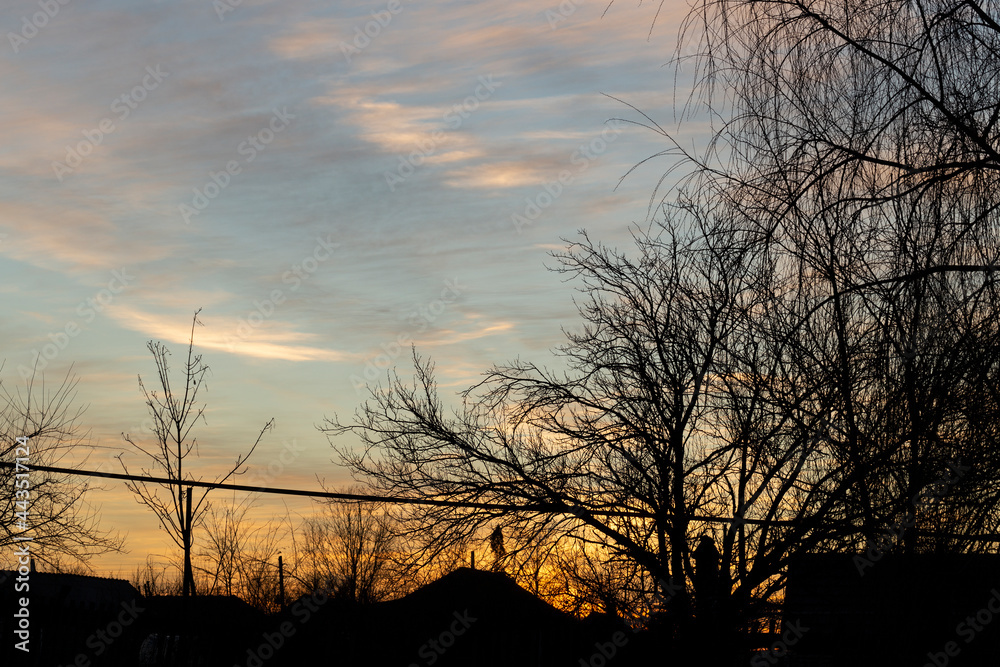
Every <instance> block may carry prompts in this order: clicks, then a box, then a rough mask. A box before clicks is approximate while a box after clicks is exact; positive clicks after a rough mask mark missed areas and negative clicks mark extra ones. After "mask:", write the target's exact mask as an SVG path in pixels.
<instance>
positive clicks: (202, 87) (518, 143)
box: [0, 0, 701, 574]
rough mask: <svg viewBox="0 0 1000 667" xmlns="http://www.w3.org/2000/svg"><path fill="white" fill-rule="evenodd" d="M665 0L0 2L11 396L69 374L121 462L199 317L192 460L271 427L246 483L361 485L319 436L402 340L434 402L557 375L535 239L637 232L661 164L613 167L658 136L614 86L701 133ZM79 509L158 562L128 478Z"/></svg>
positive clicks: (673, 10)
mask: <svg viewBox="0 0 1000 667" xmlns="http://www.w3.org/2000/svg"><path fill="white" fill-rule="evenodd" d="M667 4H668V5H669V4H670V3H667ZM675 4H676V5H677V6H676V7H670V6H664V7H663V8H662V9H661V8H660V7H659V4H658V3H656V2H653V3H650V2H645V3H641V4H637V3H636V2H635V1H634V0H633V1H632V2H615V3H613V4H612V5H611V6H610V7H609V6H608V5H607V4H606V3H603V2H590V1H589V0H580V1H578V2H576V1H574V0H565V1H564V2H562V4H559V3H556V2H553V3H552V4H546V3H545V2H544V0H533V1H531V2H527V1H512V2H503V3H485V2H480V3H470V2H434V1H431V0H426V1H420V0H386V1H382V0H379V1H377V2H337V3H321V2H308V1H304V0H282V1H280V2H279V1H277V0H242V1H240V0H214V1H213V0H144V1H142V2H125V1H121V0H91V1H88V2H83V1H82V0H41V1H38V0H34V1H29V0H5V1H4V3H3V7H4V12H3V13H2V28H3V32H4V33H5V39H4V40H3V41H4V43H3V44H2V45H0V53H2V55H0V78H2V80H3V81H4V86H3V87H2V88H0V174H2V176H0V253H2V254H3V262H2V264H0V272H2V277H3V280H2V282H0V290H2V295H3V301H4V304H5V307H6V308H5V309H6V312H7V317H5V318H3V319H2V320H0V341H2V343H3V353H2V359H3V368H2V373H0V375H2V379H3V382H4V385H5V386H6V387H8V388H11V389H13V388H16V387H17V386H18V385H23V383H24V377H25V376H26V374H28V373H29V369H31V368H32V367H33V366H34V365H36V364H37V368H38V373H39V375H40V376H44V378H45V380H46V382H47V383H51V382H57V381H58V380H60V379H61V378H63V377H64V376H65V375H66V374H67V372H70V370H72V372H73V373H74V374H75V375H76V377H77V378H78V382H79V384H78V385H77V404H78V405H80V406H85V407H86V411H85V413H84V415H83V417H82V418H81V422H80V423H81V426H82V428H83V429H84V430H86V431H87V432H88V442H89V443H90V444H91V445H92V446H93V447H94V449H93V451H91V452H90V454H89V458H88V460H87V462H86V465H87V466H89V467H91V468H94V469H97V468H100V469H104V470H118V463H117V461H116V460H115V459H114V458H113V457H114V456H115V455H116V454H119V453H121V452H122V451H127V450H128V446H127V444H126V443H124V442H123V440H122V435H121V434H122V432H128V433H131V434H132V435H133V436H135V437H136V438H139V439H140V441H142V442H149V433H148V427H147V426H148V414H147V412H146V410H145V406H144V403H143V399H142V395H141V393H140V391H139V386H138V382H137V377H138V376H142V378H143V379H144V381H146V382H147V383H148V384H153V383H155V366H154V364H153V360H152V357H151V355H150V353H149V351H148V350H147V349H146V344H147V341H150V340H156V341H162V342H163V343H164V344H166V345H167V346H168V347H169V348H170V349H171V351H172V352H173V356H172V360H173V362H174V371H175V372H176V371H179V370H180V364H181V363H182V360H183V354H184V352H185V348H186V345H187V341H188V337H189V334H190V331H191V323H192V316H193V314H194V312H195V311H196V310H197V309H201V312H200V315H199V320H200V322H201V323H202V324H203V325H204V326H199V327H196V330H195V347H196V351H197V352H198V353H200V354H202V355H203V359H204V361H205V363H206V364H208V365H209V366H210V368H211V371H210V375H208V376H207V381H206V383H205V387H204V392H203V393H202V395H201V397H202V398H203V399H204V403H205V405H206V412H205V420H204V422H203V423H200V424H199V425H198V427H197V428H196V430H195V431H194V433H195V435H196V436H197V438H198V444H199V454H200V456H199V458H198V459H197V461H195V462H194V463H192V464H191V465H192V466H193V467H194V468H196V470H197V471H198V472H197V473H196V474H197V475H199V476H201V477H203V478H205V479H213V478H214V477H216V476H217V475H218V473H219V472H221V471H222V470H223V469H225V467H226V466H227V465H231V463H232V461H233V460H234V458H235V456H236V455H237V454H238V453H239V452H243V451H246V450H247V449H248V448H249V446H250V444H251V443H252V442H253V440H254V439H255V438H256V436H257V433H258V432H259V430H260V429H261V427H262V426H263V425H264V424H265V423H266V422H267V420H268V419H270V418H274V420H275V428H274V429H273V430H272V431H270V432H269V433H267V434H266V435H265V436H264V439H263V440H262V442H261V444H260V446H259V447H258V449H257V451H256V452H255V453H254V456H253V458H252V459H251V461H250V464H251V465H250V468H249V470H248V472H247V475H246V476H245V477H244V478H243V481H248V480H252V481H253V482H254V483H266V484H267V485H269V486H275V487H287V488H313V489H318V488H319V486H320V483H321V482H322V483H323V484H326V485H327V486H330V487H339V486H343V485H345V484H348V483H350V482H351V479H350V474H349V472H348V471H347V470H345V469H344V468H342V467H340V466H339V465H338V464H337V462H336V461H335V459H334V453H333V451H332V449H331V446H330V442H329V441H328V439H327V438H326V436H325V435H324V434H323V433H321V432H320V431H319V430H318V429H317V425H320V424H322V422H323V420H324V419H326V418H332V417H334V416H339V417H341V418H349V417H350V415H351V414H352V413H353V412H354V411H355V410H356V409H357V407H358V406H359V404H361V403H362V402H363V400H364V398H365V396H366V395H367V391H366V389H365V385H366V383H368V382H370V381H373V380H379V379H382V378H384V375H385V371H386V369H387V368H391V367H397V368H398V370H399V371H400V374H401V375H402V376H404V377H410V374H411V370H412V363H411V361H410V356H409V355H410V353H409V341H412V342H413V343H414V344H415V345H416V347H417V350H418V352H419V353H421V354H422V355H425V356H428V357H430V358H431V359H432V360H433V361H434V363H435V364H436V368H437V376H438V380H439V384H440V387H441V390H442V393H443V394H444V396H445V398H446V400H452V398H453V397H454V396H455V394H456V392H458V391H460V390H461V389H463V388H465V387H467V386H469V385H471V384H473V383H475V382H476V381H477V380H478V379H479V378H480V374H481V373H482V372H483V371H485V370H486V369H488V368H489V367H490V366H491V365H492V364H494V363H502V362H504V361H507V360H511V359H514V358H517V357H520V358H522V359H531V360H534V361H538V362H541V363H545V362H551V359H552V356H551V353H550V350H551V348H552V347H553V346H554V345H557V344H558V343H560V342H561V341H562V340H563V333H562V330H563V328H565V327H572V326H574V323H575V322H576V310H575V306H574V303H573V297H574V289H575V286H574V285H573V284H572V283H567V282H565V280H564V277H563V276H561V275H559V274H556V273H554V272H552V271H551V270H550V268H551V267H552V266H554V265H555V264H556V262H555V260H554V259H552V258H551V257H550V256H549V255H548V253H550V252H552V251H554V250H561V249H563V248H564V247H565V245H566V242H565V239H569V240H572V239H573V238H575V237H576V235H577V233H578V231H579V230H581V229H586V230H587V231H588V232H589V233H590V235H591V236H592V238H594V239H595V240H599V241H601V242H604V243H607V244H610V245H617V246H620V247H627V246H628V245H629V244H630V240H629V239H630V237H629V230H630V228H632V227H634V226H635V225H637V224H638V225H642V224H644V223H646V222H647V221H648V217H649V204H650V197H651V195H652V194H653V192H654V189H655V187H656V185H657V181H658V179H659V178H660V177H661V176H662V174H663V173H664V171H665V169H666V167H667V166H668V164H667V163H665V162H663V161H662V160H660V161H658V160H653V161H651V162H649V163H646V164H644V165H643V166H641V167H640V168H638V169H637V170H635V171H634V172H633V173H631V174H630V175H629V176H628V177H627V178H626V179H625V180H624V181H621V182H620V180H621V178H622V177H623V176H625V175H626V173H627V172H629V170H630V169H631V168H632V167H633V166H635V165H636V164H637V163H639V162H640V161H642V160H643V159H645V158H647V157H649V156H650V155H652V154H653V153H656V152H657V151H660V150H663V149H664V148H666V145H665V142H664V140H663V139H662V137H659V136H657V135H656V134H655V133H653V132H651V131H649V130H646V129H643V128H641V127H637V126H635V125H631V124H628V123H623V122H619V121H616V120H615V119H627V120H633V121H640V120H642V117H641V116H639V114H637V113H636V112H635V111H634V110H632V109H630V108H629V107H628V106H626V105H625V104H623V102H627V103H628V104H631V105H634V106H635V107H638V108H639V109H641V110H643V111H644V112H646V113H647V114H649V115H650V116H652V117H653V118H655V119H656V120H657V121H658V122H660V123H661V124H662V125H664V127H668V128H673V129H672V131H675V132H676V133H677V134H676V135H675V136H677V137H678V138H679V140H680V141H681V142H682V143H684V142H688V141H690V142H695V141H696V139H697V137H698V136H699V129H700V128H701V126H699V125H697V124H695V123H686V124H683V125H674V126H671V125H670V124H671V123H675V122H676V116H675V111H674V108H675V104H674V101H675V99H676V98H677V96H678V95H681V97H683V95H682V93H678V89H677V87H676V84H677V81H676V79H675V69H674V67H673V66H672V65H670V64H668V63H669V61H670V60H671V58H672V57H673V56H674V55H675V45H676V41H677V35H678V30H679V27H680V25H681V21H682V18H683V14H684V11H685V6H684V5H683V3H675ZM658 11H659V15H658V16H657V13H658ZM654 18H655V22H654ZM613 98H617V99H613ZM619 100H620V101H619ZM400 342H402V345H401V344H400ZM175 377H178V380H176V381H179V376H175ZM144 423H145V424H146V426H144ZM143 438H145V440H143ZM338 444H340V445H344V446H354V444H356V443H353V442H351V441H350V439H349V438H345V439H342V440H341V441H339V442H338ZM80 451H81V452H83V450H82V449H81V450H80ZM126 460H127V461H129V462H130V463H131V464H132V465H134V466H139V465H140V464H141V463H142V461H141V458H140V457H139V456H138V455H137V454H135V453H128V454H126ZM90 499H91V501H92V502H94V503H95V504H98V505H99V517H100V521H101V525H102V527H105V528H109V529H114V530H118V531H121V532H122V534H123V535H124V536H125V537H126V541H125V546H126V549H127V550H128V551H127V552H126V553H122V554H112V555H108V556H104V557H102V558H101V559H99V560H98V561H95V562H94V563H93V566H94V568H95V570H96V571H98V572H119V573H122V572H124V573H126V574H127V573H130V572H131V571H132V570H133V569H134V567H135V565H137V564H139V563H141V562H143V561H145V559H146V555H147V553H159V554H165V553H167V552H168V551H169V547H168V541H167V537H166V535H165V534H164V533H163V532H162V531H160V530H158V529H157V524H156V520H155V518H154V517H153V516H152V515H151V514H150V513H149V511H148V510H146V509H145V508H143V507H142V506H140V505H138V504H137V503H136V502H135V500H134V498H133V497H132V496H131V495H130V494H129V493H128V492H127V491H126V490H125V489H124V487H123V486H122V485H121V484H120V483H118V482H108V483H106V484H103V485H102V490H101V491H100V493H96V494H95V493H92V494H91V495H90ZM225 500H226V498H225V497H220V498H219V502H223V501H225ZM312 510H313V507H312V505H311V504H310V502H309V501H307V500H301V499H282V498H280V497H277V496H274V497H261V498H260V499H259V500H258V502H257V505H256V508H255V510H254V512H255V514H256V515H257V516H258V517H259V518H261V519H267V518H270V517H271V516H275V515H279V514H285V513H288V514H289V515H290V516H295V517H301V516H305V515H308V514H309V513H311V512H312Z"/></svg>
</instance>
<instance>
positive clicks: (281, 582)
mask: <svg viewBox="0 0 1000 667" xmlns="http://www.w3.org/2000/svg"><path fill="white" fill-rule="evenodd" d="M278 604H279V605H280V607H281V611H285V564H284V562H283V561H282V560H281V554H278Z"/></svg>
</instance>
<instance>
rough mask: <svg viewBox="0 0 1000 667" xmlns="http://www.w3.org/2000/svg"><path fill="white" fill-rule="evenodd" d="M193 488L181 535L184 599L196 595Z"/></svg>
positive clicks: (190, 490) (188, 498) (189, 494)
mask: <svg viewBox="0 0 1000 667" xmlns="http://www.w3.org/2000/svg"><path fill="white" fill-rule="evenodd" d="M193 490H194V489H192V488H191V487H188V489H187V504H186V507H185V512H184V524H183V526H182V530H181V533H182V535H183V540H184V591H183V592H184V597H189V596H192V595H194V594H195V591H194V570H192V569H191V523H192V521H191V495H192V491H193Z"/></svg>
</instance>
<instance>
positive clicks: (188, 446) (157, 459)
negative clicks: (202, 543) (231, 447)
mask: <svg viewBox="0 0 1000 667" xmlns="http://www.w3.org/2000/svg"><path fill="white" fill-rule="evenodd" d="M200 312H201V310H200V309H199V310H197V311H195V314H194V317H193V318H192V321H191V336H190V339H189V341H188V350H187V359H186V361H185V364H184V372H183V389H182V390H180V391H177V390H175V389H174V388H173V387H172V386H171V377H170V364H169V356H170V351H169V350H168V349H167V347H166V346H165V345H164V344H163V343H161V342H158V341H149V343H148V344H147V348H148V349H149V351H150V353H151V354H152V355H153V362H154V363H155V365H156V371H157V377H158V380H159V386H160V389H159V390H155V389H154V390H147V389H146V385H145V384H144V383H143V381H142V376H139V388H140V389H141V390H142V394H143V397H144V398H145V401H146V407H147V409H148V410H149V414H150V416H151V417H152V419H153V437H154V439H155V442H154V443H152V444H143V443H141V442H139V441H137V440H136V439H134V438H133V437H132V436H131V435H129V434H127V433H123V434H122V438H123V439H124V440H125V442H127V443H128V444H129V445H131V447H132V448H133V449H134V450H136V451H137V452H139V453H140V454H142V455H143V456H144V457H145V458H146V459H147V460H148V463H147V464H146V466H142V467H140V472H141V473H142V474H143V475H147V476H150V475H162V476H166V477H168V478H170V479H173V480H177V481H183V480H196V479H197V480H200V479H201V478H200V477H195V476H194V475H193V474H192V472H191V470H190V468H188V469H187V470H185V469H184V462H185V460H186V459H187V458H188V456H189V455H190V454H191V452H192V451H196V447H197V439H195V438H193V437H191V431H192V429H193V428H194V426H195V424H196V423H197V422H198V420H199V419H204V412H205V406H204V405H201V406H199V405H197V401H198V392H199V391H200V390H201V389H202V388H204V378H205V374H206V373H208V370H209V368H208V366H207V365H206V364H204V363H202V359H201V355H200V354H197V355H196V354H194V327H195V325H197V324H201V322H199V321H198V313H200ZM273 425H274V420H273V419H270V420H268V422H267V423H266V424H265V425H264V427H263V428H262V429H261V430H260V433H259V434H258V435H257V438H256V440H254V443H253V445H252V446H251V447H250V449H249V450H248V451H247V453H246V454H241V455H237V456H236V462H235V464H234V465H233V467H232V468H230V469H229V470H228V471H227V472H226V473H224V474H222V475H220V476H218V477H217V478H216V479H215V480H214V481H215V482H225V481H226V480H228V479H229V478H230V477H232V476H233V475H240V474H242V473H243V472H245V470H246V469H245V468H243V466H244V464H245V463H246V461H247V460H248V459H249V458H250V455H251V454H253V452H254V449H256V447H257V445H258V444H259V443H260V440H261V438H263V436H264V433H265V432H266V431H267V430H268V429H270V428H271V427H272V426H273ZM118 460H119V461H120V462H121V465H122V468H123V469H124V470H125V472H126V473H129V467H128V465H127V464H126V462H125V460H124V457H123V456H119V457H118ZM147 466H148V467H147ZM241 468H242V470H241ZM126 486H127V487H128V489H129V490H130V491H131V492H132V493H133V494H135V496H136V499H137V500H138V502H140V503H141V504H143V505H145V506H146V507H148V508H149V509H150V510H152V511H153V513H154V514H155V515H156V517H157V519H159V521H160V525H161V526H162V527H163V528H164V530H166V531H167V534H168V535H169V536H170V539H171V540H173V542H174V543H175V544H176V545H177V546H178V547H179V548H180V549H181V552H182V553H183V558H184V561H183V574H182V577H183V592H184V595H185V596H187V595H194V594H195V590H194V570H193V568H192V565H191V549H192V545H193V540H192V530H193V529H194V527H195V526H196V525H198V524H199V523H201V521H202V518H203V515H204V512H205V511H206V510H207V509H208V504H207V497H208V491H209V489H208V488H206V489H205V490H203V491H202V492H201V493H200V495H199V496H198V498H197V500H194V498H193V495H194V493H193V489H192V488H188V489H185V488H184V486H183V485H168V484H162V485H154V484H149V483H147V482H135V481H130V482H126ZM160 489H163V490H165V491H166V498H164V497H163V495H161V491H160ZM185 491H187V497H185ZM185 500H186V501H187V502H185Z"/></svg>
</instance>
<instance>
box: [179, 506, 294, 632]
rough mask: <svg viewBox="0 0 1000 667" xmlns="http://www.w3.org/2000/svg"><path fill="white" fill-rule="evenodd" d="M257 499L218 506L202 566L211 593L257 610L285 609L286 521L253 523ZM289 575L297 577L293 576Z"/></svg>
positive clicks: (206, 536)
mask: <svg viewBox="0 0 1000 667" xmlns="http://www.w3.org/2000/svg"><path fill="white" fill-rule="evenodd" d="M253 506H254V503H253V501H252V499H251V498H249V497H248V498H244V499H243V500H241V501H239V502H237V501H236V500H235V498H234V499H233V501H232V502H231V503H229V504H227V505H224V506H223V507H222V508H221V509H219V508H217V507H212V508H210V509H209V510H208V518H207V520H206V522H205V527H204V530H203V532H204V538H203V545H204V546H203V549H202V552H201V554H200V555H201V557H202V561H203V562H205V563H206V564H207V565H206V567H202V568H198V569H199V570H200V571H201V573H202V574H203V575H204V576H203V577H202V581H203V582H204V586H203V588H204V590H205V592H206V593H207V594H215V595H236V596H238V597H240V598H241V599H243V600H244V601H245V602H247V603H248V604H250V605H251V606H253V607H256V608H257V609H260V610H261V611H265V612H274V611H277V610H279V609H280V607H281V602H280V597H279V582H278V578H279V575H278V556H279V555H280V554H281V545H282V543H283V542H284V541H285V539H286V538H287V536H288V532H289V530H288V527H287V525H286V524H285V523H284V522H283V521H279V520H275V519H272V520H269V521H266V522H257V523H254V522H253V521H252V517H250V516H248V514H249V512H250V510H251V509H252V508H253ZM286 576H294V572H288V573H287V574H286Z"/></svg>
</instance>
